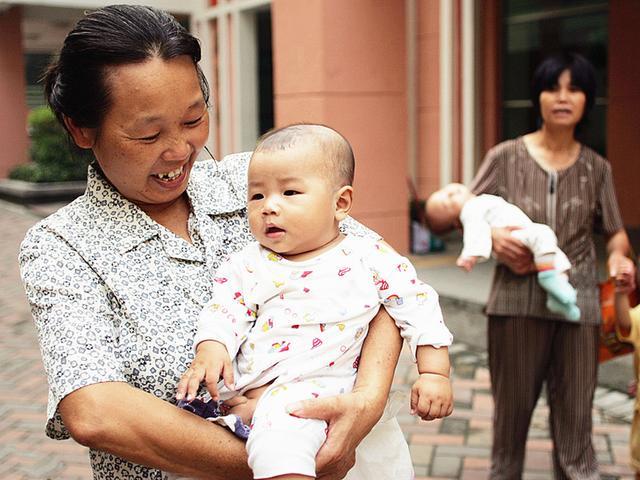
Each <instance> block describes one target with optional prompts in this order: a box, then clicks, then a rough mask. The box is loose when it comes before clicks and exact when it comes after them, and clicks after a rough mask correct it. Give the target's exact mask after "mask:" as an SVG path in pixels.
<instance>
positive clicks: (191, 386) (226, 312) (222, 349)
mask: <svg viewBox="0 0 640 480" xmlns="http://www.w3.org/2000/svg"><path fill="white" fill-rule="evenodd" d="M243 255H245V256H246V252H243ZM245 256H242V257H241V256H240V255H239V254H238V255H235V256H233V257H232V258H231V259H230V260H229V261H228V262H226V263H225V264H223V265H222V266H221V267H220V268H219V269H218V271H217V272H216V276H215V277H214V279H213V280H214V281H213V292H212V299H211V301H209V302H208V303H207V304H206V305H205V306H204V308H203V309H202V311H201V312H200V320H199V322H198V331H197V333H196V336H195V338H194V341H193V342H194V343H193V344H194V346H195V349H196V355H195V358H194V360H193V362H191V366H190V367H189V368H188V369H187V370H186V371H185V372H184V374H183V375H182V378H181V379H180V382H179V384H178V389H177V394H176V398H177V399H178V400H181V399H183V398H186V400H193V398H194V397H195V395H196V394H197V392H198V388H199V385H200V383H201V382H202V381H203V380H204V381H205V383H206V387H207V389H208V390H209V393H210V394H211V398H213V399H214V400H218V398H219V395H218V386H217V383H218V381H219V380H220V376H222V379H223V380H224V383H225V385H226V386H227V388H229V389H230V390H233V389H234V384H233V383H234V378H233V368H232V365H231V359H232V358H235V356H236V354H237V353H238V350H239V349H240V345H241V344H242V342H243V341H244V339H245V338H246V334H247V332H248V331H249V330H250V329H251V327H252V325H253V324H254V323H255V318H256V306H255V305H251V304H248V303H246V302H245V300H244V296H243V294H242V292H243V279H242V273H241V272H243V271H244V270H245V269H244V267H243V265H244V261H245ZM246 258H248V257H246Z"/></svg>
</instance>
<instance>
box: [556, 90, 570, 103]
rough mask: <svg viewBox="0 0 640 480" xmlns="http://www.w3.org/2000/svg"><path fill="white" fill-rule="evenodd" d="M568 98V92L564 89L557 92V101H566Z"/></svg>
mask: <svg viewBox="0 0 640 480" xmlns="http://www.w3.org/2000/svg"><path fill="white" fill-rule="evenodd" d="M568 96H569V90H568V89H566V88H560V89H559V90H558V99H560V100H566V99H567V98H568Z"/></svg>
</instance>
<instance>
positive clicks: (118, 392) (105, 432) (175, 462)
mask: <svg viewBox="0 0 640 480" xmlns="http://www.w3.org/2000/svg"><path fill="white" fill-rule="evenodd" d="M59 410H60V414H61V415H62V418H63V420H64V422H65V425H66V426H67V428H69V431H70V432H71V436H72V437H73V438H74V439H75V440H76V441H78V442H79V443H81V444H83V445H86V446H88V447H91V448H94V449H97V450H103V451H106V452H109V453H112V454H114V455H118V456H121V457H123V458H126V459H127V460H130V461H132V462H135V463H139V464H142V465H146V466H150V467H154V468H158V469H161V470H165V471H169V472H173V473H177V474H180V475H183V476H189V477H193V478H203V479H205V478H206V479H213V480H216V479H225V478H234V479H236V478H237V479H244V478H246V479H250V478H252V474H251V470H250V469H249V467H248V465H247V455H246V451H245V447H244V443H242V442H241V441H240V440H239V439H237V438H236V437H235V436H233V434H232V433H230V432H229V431H227V430H225V429H223V428H221V427H218V426H217V425H212V424H211V423H209V422H207V421H206V420H203V419H201V418H199V417H197V416H196V415H193V414H192V413H189V412H186V411H184V410H180V409H179V408H177V407H175V406H173V405H171V404H169V403H167V402H165V401H163V400H160V399H158V398H156V397H155V396H153V395H150V394H148V393H146V392H143V391H142V390H138V389H136V388H133V387H131V386H130V385H127V384H126V383H121V382H106V383H99V384H94V385H90V386H87V387H84V388H81V389H79V390H76V391H75V392H73V393H71V394H69V395H68V396H67V397H65V398H64V399H63V400H62V402H61V403H60V406H59Z"/></svg>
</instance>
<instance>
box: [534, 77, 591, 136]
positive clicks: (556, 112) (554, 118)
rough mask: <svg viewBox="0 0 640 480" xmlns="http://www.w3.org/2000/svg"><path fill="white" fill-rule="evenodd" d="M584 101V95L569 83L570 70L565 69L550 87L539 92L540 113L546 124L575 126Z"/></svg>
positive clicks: (581, 113)
mask: <svg viewBox="0 0 640 480" xmlns="http://www.w3.org/2000/svg"><path fill="white" fill-rule="evenodd" d="M585 103H586V95H585V94H584V92H583V91H582V90H580V89H579V88H578V87H576V86H575V85H573V84H572V83H571V71H569V70H565V71H563V72H562V73H561V74H560V76H559V77H558V83H557V84H556V85H555V86H554V87H553V88H552V89H550V90H543V91H542V93H540V115H541V116H542V120H543V122H544V123H545V125H547V126H552V127H562V126H564V127H569V128H575V126H576V125H577V124H578V122H580V120H581V119H582V115H583V114H584V106H585Z"/></svg>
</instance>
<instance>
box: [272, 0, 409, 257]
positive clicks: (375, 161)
mask: <svg viewBox="0 0 640 480" xmlns="http://www.w3.org/2000/svg"><path fill="white" fill-rule="evenodd" d="M272 19H273V50H274V53H273V56H274V58H273V61H274V96H275V117H276V126H282V125H285V124H287V123H291V122H300V121H311V122H320V123H325V124H327V125H329V126H331V127H334V128H336V129H337V130H339V131H340V132H341V133H343V134H344V135H345V137H347V139H348V140H349V141H350V142H351V144H352V146H353V149H354V152H355V155H356V181H355V185H354V188H355V192H356V195H355V205H354V210H353V216H354V217H355V218H357V219H358V220H360V221H362V222H363V223H365V224H366V225H367V226H369V227H371V228H373V229H374V230H376V231H378V232H379V233H380V234H381V235H383V236H384V237H385V239H386V240H387V241H388V242H389V243H391V244H392V245H393V246H394V247H395V248H397V249H398V250H400V251H402V252H406V251H407V250H408V246H409V231H408V229H409V226H408V220H409V219H408V217H409V214H408V190H407V183H406V179H407V120H406V119H407V115H406V108H407V107H406V46H405V12H404V6H402V8H398V3H397V2H375V3H374V4H372V3H371V1H370V0H349V1H348V2H345V1H344V0H305V1H304V2H301V1H299V0H274V2H273V4H272Z"/></svg>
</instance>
